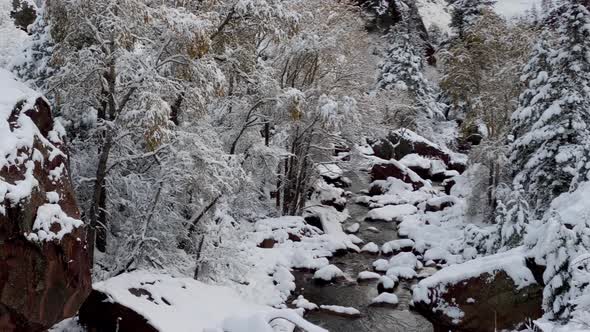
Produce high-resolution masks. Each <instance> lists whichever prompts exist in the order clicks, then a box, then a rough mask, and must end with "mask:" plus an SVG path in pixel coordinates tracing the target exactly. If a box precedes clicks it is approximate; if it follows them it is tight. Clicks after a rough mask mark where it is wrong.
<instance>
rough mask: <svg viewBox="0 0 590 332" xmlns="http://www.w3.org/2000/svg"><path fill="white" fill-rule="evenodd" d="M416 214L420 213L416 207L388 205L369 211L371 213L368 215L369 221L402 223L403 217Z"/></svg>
mask: <svg viewBox="0 0 590 332" xmlns="http://www.w3.org/2000/svg"><path fill="white" fill-rule="evenodd" d="M416 212H418V209H417V208H416V207H415V206H414V205H410V204H402V205H388V206H384V207H382V208H378V209H373V210H371V211H369V213H367V219H369V220H379V221H402V220H401V218H402V217H404V216H407V215H410V214H414V213H416Z"/></svg>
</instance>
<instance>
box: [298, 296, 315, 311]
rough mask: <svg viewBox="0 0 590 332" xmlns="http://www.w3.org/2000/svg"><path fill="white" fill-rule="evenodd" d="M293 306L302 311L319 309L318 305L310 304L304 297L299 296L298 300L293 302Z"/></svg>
mask: <svg viewBox="0 0 590 332" xmlns="http://www.w3.org/2000/svg"><path fill="white" fill-rule="evenodd" d="M292 304H293V305H294V306H295V307H297V308H300V309H304V310H307V311H310V310H317V309H318V308H319V307H318V305H317V304H315V303H312V302H309V301H308V300H307V299H306V298H304V297H303V295H299V296H298V297H297V299H295V300H293V302H292Z"/></svg>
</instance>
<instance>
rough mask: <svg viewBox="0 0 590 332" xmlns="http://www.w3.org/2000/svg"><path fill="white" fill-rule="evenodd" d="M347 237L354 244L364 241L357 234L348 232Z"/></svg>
mask: <svg viewBox="0 0 590 332" xmlns="http://www.w3.org/2000/svg"><path fill="white" fill-rule="evenodd" d="M348 238H349V239H350V241H351V242H352V243H354V244H361V243H363V242H365V241H363V239H361V238H359V237H358V236H356V235H354V234H348Z"/></svg>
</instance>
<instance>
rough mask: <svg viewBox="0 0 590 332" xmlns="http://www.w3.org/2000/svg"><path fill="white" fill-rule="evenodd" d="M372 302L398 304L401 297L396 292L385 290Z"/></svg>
mask: <svg viewBox="0 0 590 332" xmlns="http://www.w3.org/2000/svg"><path fill="white" fill-rule="evenodd" d="M371 303H372V304H379V303H387V304H398V303H399V299H398V298H397V295H395V294H392V293H387V292H384V293H381V294H379V295H377V297H375V298H374V299H372V300H371Z"/></svg>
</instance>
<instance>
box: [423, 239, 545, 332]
mask: <svg viewBox="0 0 590 332" xmlns="http://www.w3.org/2000/svg"><path fill="white" fill-rule="evenodd" d="M541 273H542V272H541ZM536 274H538V271H535V269H531V268H529V267H528V266H527V263H526V259H525V255H524V253H523V251H522V250H520V249H515V250H512V251H509V252H507V253H502V254H497V255H494V256H488V257H484V258H478V259H475V260H473V261H470V262H467V263H464V264H458V265H452V266H449V267H447V268H444V269H442V270H440V271H439V272H437V273H435V274H434V275H432V276H431V277H428V278H426V279H424V280H422V281H420V283H419V284H418V286H417V287H416V288H415V289H414V298H413V303H414V308H415V309H416V310H417V311H418V312H419V313H421V314H422V315H423V316H425V317H426V318H427V319H428V320H429V321H430V322H432V324H433V325H434V327H435V331H453V332H495V331H503V330H512V329H514V328H516V327H519V326H521V325H522V324H524V323H526V322H528V321H530V320H534V319H538V318H540V317H541V316H542V315H543V311H542V299H543V294H542V293H543V285H542V284H541V283H540V282H539V280H538V279H539V278H535V277H536Z"/></svg>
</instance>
